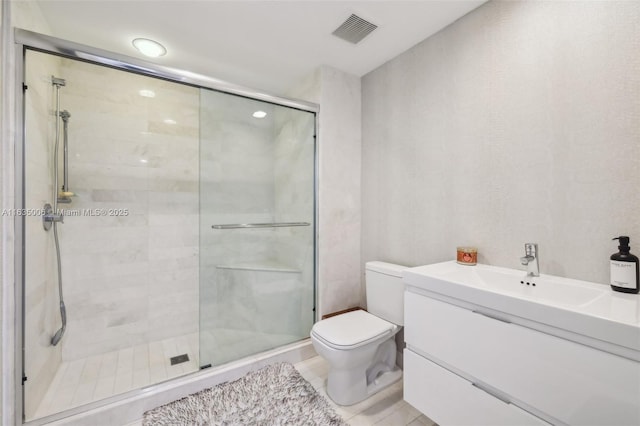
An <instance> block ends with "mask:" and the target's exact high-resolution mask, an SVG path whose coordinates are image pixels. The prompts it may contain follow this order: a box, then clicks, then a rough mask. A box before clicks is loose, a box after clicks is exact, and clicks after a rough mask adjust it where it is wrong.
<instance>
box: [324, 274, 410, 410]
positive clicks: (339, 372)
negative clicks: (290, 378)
mask: <svg viewBox="0 0 640 426" xmlns="http://www.w3.org/2000/svg"><path fill="white" fill-rule="evenodd" d="M406 268H407V267H406V266H400V265H393V264H391V263H384V262H368V263H367V264H366V274H365V281H366V292H367V309H368V312H365V311H362V310H360V311H353V312H348V313H346V314H341V315H337V316H335V317H331V318H327V319H325V320H322V321H318V322H317V323H315V325H314V326H313V328H312V329H311V341H312V342H313V347H314V348H315V350H316V352H317V353H318V354H319V355H320V356H321V357H323V358H324V359H325V360H327V362H328V363H329V377H328V378H327V394H328V395H329V397H330V398H331V399H332V400H333V401H334V402H335V403H336V404H339V405H352V404H355V403H357V402H360V401H362V400H364V399H366V398H367V397H369V396H371V395H373V394H374V393H376V392H378V391H380V390H382V389H384V388H385V387H387V386H389V385H390V384H392V383H394V382H395V381H397V380H398V379H400V377H402V370H400V369H399V368H398V367H397V366H396V341H395V335H396V333H397V332H398V331H399V330H400V329H401V328H402V327H401V326H402V325H403V324H404V284H403V282H402V271H403V270H404V269H406Z"/></svg>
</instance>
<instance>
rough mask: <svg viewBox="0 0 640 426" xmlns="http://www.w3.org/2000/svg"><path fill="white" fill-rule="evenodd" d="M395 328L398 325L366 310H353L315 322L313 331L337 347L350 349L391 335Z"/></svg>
mask: <svg viewBox="0 0 640 426" xmlns="http://www.w3.org/2000/svg"><path fill="white" fill-rule="evenodd" d="M395 328H396V325H394V324H392V323H390V322H388V321H385V320H383V319H381V318H378V317H377V316H375V315H371V314H370V313H368V312H366V311H352V312H347V313H346V314H341V315H336V316H335V317H331V318H327V319H325V320H322V321H319V322H317V323H315V325H314V326H313V329H312V331H311V332H312V333H313V334H314V335H315V336H316V337H318V338H320V339H321V340H323V341H324V342H325V343H327V344H328V345H330V346H332V347H334V348H336V349H348V348H349V347H354V346H360V345H361V344H366V343H367V342H369V341H370V340H374V339H377V338H378V337H381V336H382V335H391V333H392V332H393V331H394V330H395Z"/></svg>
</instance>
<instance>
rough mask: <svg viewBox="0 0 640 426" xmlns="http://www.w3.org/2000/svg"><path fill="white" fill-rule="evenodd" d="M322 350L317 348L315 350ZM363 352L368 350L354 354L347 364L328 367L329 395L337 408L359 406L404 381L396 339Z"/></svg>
mask: <svg viewBox="0 0 640 426" xmlns="http://www.w3.org/2000/svg"><path fill="white" fill-rule="evenodd" d="M316 343H317V344H318V343H319V342H316ZM319 348H322V346H321V345H319V344H318V346H317V347H316V350H318V349H319ZM363 349H368V350H364V351H359V352H352V353H351V354H350V355H351V357H350V358H349V361H350V362H349V363H348V364H343V365H336V363H334V364H333V365H332V364H331V362H330V363H329V376H328V377H327V395H328V396H329V398H331V399H332V400H333V402H335V403H336V404H338V405H343V406H348V405H353V404H357V403H358V402H360V401H363V400H365V399H367V398H369V397H370V396H371V395H373V394H375V393H377V392H379V391H381V390H382V389H384V388H386V387H387V386H389V385H390V384H392V383H394V382H396V381H397V380H399V379H400V378H401V377H402V370H401V369H400V368H399V367H398V366H397V365H396V342H395V337H394V336H392V337H390V338H388V339H387V340H386V341H384V342H382V343H380V344H379V345H375V344H374V345H372V346H369V347H368V348H366V347H365V348H363ZM373 351H375V352H373ZM324 355H328V354H327V353H324ZM358 355H359V357H358ZM367 361H368V363H367Z"/></svg>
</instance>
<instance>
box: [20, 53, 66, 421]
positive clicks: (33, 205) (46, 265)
mask: <svg viewBox="0 0 640 426" xmlns="http://www.w3.org/2000/svg"><path fill="white" fill-rule="evenodd" d="M59 69H60V60H59V59H57V58H54V57H52V56H48V55H43V54H40V53H33V52H29V53H28V56H27V67H26V69H25V72H26V83H27V85H28V87H29V89H28V90H27V92H26V102H25V117H26V120H27V123H26V124H27V128H28V129H29V131H28V133H27V139H26V142H27V150H26V153H25V173H26V174H27V176H29V180H28V181H27V186H26V188H25V207H26V208H29V209H40V208H42V206H43V205H44V204H45V203H51V201H52V200H51V198H52V192H53V184H52V182H51V176H52V173H53V172H52V169H53V167H52V159H53V147H54V145H53V141H54V135H55V130H54V129H55V127H54V126H55V121H54V114H53V111H54V110H55V98H54V89H53V86H52V85H51V75H52V74H54V75H58V74H59ZM25 234H26V241H27V243H26V244H25V256H26V258H27V259H33V261H34V264H31V265H28V266H27V268H26V269H25V290H26V303H25V307H24V309H25V311H24V315H25V327H24V330H25V335H24V344H25V352H26V356H25V365H24V369H25V372H26V374H27V377H28V378H29V380H27V381H26V382H25V396H26V397H25V415H26V416H27V418H29V417H32V416H33V414H34V413H35V411H36V409H37V408H38V405H39V404H40V402H41V401H42V399H43V397H44V395H45V392H46V390H47V387H48V386H49V384H50V383H51V381H52V380H53V377H54V375H55V373H56V369H57V367H58V366H59V365H60V363H61V347H60V346H56V347H54V346H51V336H53V335H54V333H55V332H56V330H57V329H58V327H59V326H60V318H59V313H58V301H57V297H58V292H57V285H58V283H57V280H56V273H57V269H56V258H55V250H54V241H53V231H51V232H45V231H44V230H43V228H42V219H41V218H40V217H39V216H27V217H26V218H25Z"/></svg>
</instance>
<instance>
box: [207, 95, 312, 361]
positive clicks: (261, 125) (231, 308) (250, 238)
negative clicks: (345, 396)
mask: <svg viewBox="0 0 640 426" xmlns="http://www.w3.org/2000/svg"><path fill="white" fill-rule="evenodd" d="M257 112H262V114H260V113H257ZM200 114H201V117H200V122H201V127H200V132H201V133H200V351H201V358H200V359H201V365H203V366H204V365H207V364H211V365H219V364H223V363H226V362H229V361H232V360H235V359H239V358H242V357H245V356H248V355H251V354H255V353H258V352H262V351H265V350H268V349H271V348H275V347H278V346H281V345H284V344H287V343H291V342H295V341H298V340H301V339H304V338H306V337H308V336H309V331H310V329H311V326H312V325H313V319H314V312H313V309H314V283H315V240H314V238H315V223H314V219H315V217H314V216H315V215H314V210H315V189H314V188H315V185H314V179H315V166H314V165H315V138H314V134H315V115H314V114H313V113H310V112H305V111H300V110H296V109H292V108H288V107H283V106H279V105H274V104H270V103H266V102H261V101H256V100H251V99H247V98H243V97H239V96H235V95H229V94H224V93H220V92H215V91H211V90H202V91H201V113H200ZM265 114H266V115H265ZM256 115H258V116H260V115H263V117H262V118H260V117H256Z"/></svg>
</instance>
